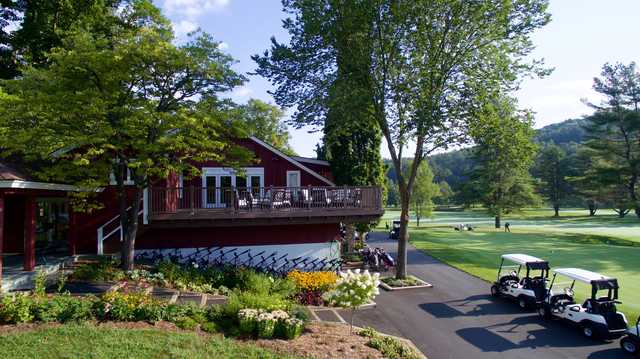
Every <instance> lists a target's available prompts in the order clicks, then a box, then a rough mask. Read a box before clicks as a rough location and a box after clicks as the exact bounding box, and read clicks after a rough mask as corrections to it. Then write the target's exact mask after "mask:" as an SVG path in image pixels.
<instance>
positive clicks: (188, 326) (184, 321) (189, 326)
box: [174, 317, 198, 330]
mask: <svg viewBox="0 0 640 359" xmlns="http://www.w3.org/2000/svg"><path fill="white" fill-rule="evenodd" d="M174 323H175V325H176V326H177V327H178V328H180V329H185V330H193V329H195V328H196V326H198V322H196V321H195V320H193V319H192V318H191V317H182V318H179V319H178V320H176V321H175V322H174Z"/></svg>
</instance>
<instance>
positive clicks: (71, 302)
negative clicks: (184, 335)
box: [0, 271, 308, 339]
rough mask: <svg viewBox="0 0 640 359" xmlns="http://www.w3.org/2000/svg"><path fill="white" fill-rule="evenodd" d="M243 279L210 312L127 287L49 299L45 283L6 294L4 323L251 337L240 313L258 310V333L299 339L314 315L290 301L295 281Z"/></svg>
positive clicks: (248, 275) (0, 314)
mask: <svg viewBox="0 0 640 359" xmlns="http://www.w3.org/2000/svg"><path fill="white" fill-rule="evenodd" d="M242 275H243V279H242V281H240V282H239V284H238V286H237V288H235V289H234V290H233V291H230V295H229V300H228V302H227V304H225V305H221V306H214V307H211V308H207V309H203V308H199V307H196V306H194V305H178V304H169V303H168V302H165V301H160V300H156V299H154V298H152V297H151V296H150V295H149V292H148V291H145V290H140V289H139V287H137V286H124V287H121V288H120V289H118V290H112V291H109V292H107V293H105V294H103V295H102V296H100V297H96V296H87V297H74V296H71V295H69V294H55V295H45V294H44V290H43V288H40V285H39V286H38V288H36V290H34V292H33V294H28V293H16V294H11V295H6V296H4V297H3V298H2V299H1V300H0V324H18V323H33V322H61V323H65V322H71V321H74V322H82V321H95V320H97V321H117V322H138V321H145V322H152V323H153V322H159V321H167V322H171V323H174V324H175V325H176V326H178V327H179V328H182V329H189V330H191V329H195V328H198V327H199V328H200V329H202V330H204V331H209V332H212V331H223V332H225V334H228V335H231V336H236V335H245V334H247V333H243V332H242V330H240V329H241V328H240V327H239V324H240V320H239V313H240V312H241V311H242V310H243V309H246V308H252V309H255V310H257V311H258V316H259V318H258V319H259V320H257V322H256V323H258V324H259V327H256V328H257V329H256V330H258V329H259V331H257V332H256V335H259V336H260V337H262V338H273V337H278V338H283V339H285V338H290V337H291V338H292V337H295V336H297V335H299V334H300V332H301V331H302V328H303V327H304V323H305V321H306V319H307V318H308V316H306V315H305V312H304V310H301V309H300V308H298V307H296V306H295V305H294V303H293V302H292V301H291V300H290V299H288V298H290V297H291V296H292V294H293V292H294V291H295V286H294V285H293V283H292V282H291V281H289V280H287V279H283V278H273V277H271V276H268V275H265V274H259V273H255V272H252V271H251V272H243V274H242ZM252 334H253V333H252Z"/></svg>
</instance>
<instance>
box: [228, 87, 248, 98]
mask: <svg viewBox="0 0 640 359" xmlns="http://www.w3.org/2000/svg"><path fill="white" fill-rule="evenodd" d="M252 93H253V90H252V89H251V88H249V87H247V86H240V87H238V88H236V89H235V90H233V92H232V93H231V96H232V97H233V98H236V99H240V98H244V97H249V96H250V95H251V94H252Z"/></svg>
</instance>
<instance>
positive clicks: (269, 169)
mask: <svg viewBox="0 0 640 359" xmlns="http://www.w3.org/2000/svg"><path fill="white" fill-rule="evenodd" d="M238 142H239V143H240V144H241V145H242V146H243V147H245V148H247V149H248V150H249V151H251V152H253V153H254V154H255V159H256V163H253V164H250V165H247V166H245V167H262V168H264V185H265V187H269V186H286V185H287V171H300V184H301V185H302V186H328V184H327V183H326V182H324V181H322V180H321V179H319V178H317V177H314V176H313V175H311V174H310V173H308V172H307V171H305V170H303V169H302V168H300V167H298V166H296V165H294V164H293V163H291V162H289V161H287V160H286V159H284V158H282V157H281V156H279V155H277V154H275V153H274V152H272V151H270V150H269V149H267V148H265V147H264V146H261V145H259V144H257V143H256V142H254V141H253V140H250V139H246V140H239V141H238ZM305 166H306V167H308V168H311V167H310V166H307V165H305ZM202 167H222V164H220V163H218V162H215V161H207V162H205V163H201V164H199V165H198V168H202ZM325 172H326V170H325ZM157 185H158V186H159V187H164V186H165V185H166V181H160V182H158V184H157ZM183 185H184V187H189V186H195V187H203V184H202V177H201V176H198V177H194V178H191V179H185V180H184V183H183Z"/></svg>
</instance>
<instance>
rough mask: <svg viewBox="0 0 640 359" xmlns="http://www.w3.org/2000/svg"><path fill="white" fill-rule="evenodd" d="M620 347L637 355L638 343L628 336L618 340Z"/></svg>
mask: <svg viewBox="0 0 640 359" xmlns="http://www.w3.org/2000/svg"><path fill="white" fill-rule="evenodd" d="M620 347H621V348H622V349H623V350H624V351H625V352H627V353H629V354H635V355H638V343H636V342H635V341H633V340H631V339H630V338H629V337H624V338H622V339H621V340H620Z"/></svg>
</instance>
